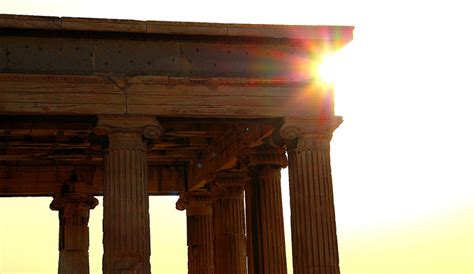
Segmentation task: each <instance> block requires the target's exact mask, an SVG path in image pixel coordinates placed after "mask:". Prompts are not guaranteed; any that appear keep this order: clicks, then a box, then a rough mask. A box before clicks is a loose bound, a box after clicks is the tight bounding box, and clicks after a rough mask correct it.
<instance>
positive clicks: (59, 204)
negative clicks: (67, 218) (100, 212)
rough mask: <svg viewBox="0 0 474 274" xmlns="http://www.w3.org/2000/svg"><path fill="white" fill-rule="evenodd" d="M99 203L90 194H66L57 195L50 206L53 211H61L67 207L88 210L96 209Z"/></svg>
mask: <svg viewBox="0 0 474 274" xmlns="http://www.w3.org/2000/svg"><path fill="white" fill-rule="evenodd" d="M98 204H99V201H98V200H97V199H96V198H94V196H92V195H91V194H88V193H66V194H56V195H54V196H53V201H52V202H51V204H50V205H49V208H50V209H51V210H61V209H63V208H64V207H65V206H67V205H76V206H82V207H84V208H87V209H89V210H90V209H94V208H95V207H96V206H97V205H98Z"/></svg>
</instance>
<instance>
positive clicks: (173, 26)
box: [0, 14, 354, 47]
mask: <svg viewBox="0 0 474 274" xmlns="http://www.w3.org/2000/svg"><path fill="white" fill-rule="evenodd" d="M1 28H12V29H30V30H62V31H90V32H117V33H140V34H163V35H193V36H199V35H204V36H227V37H258V38H270V39H289V40H315V41H321V42H325V43H329V44H333V43H335V44H337V45H338V47H340V46H344V45H345V44H347V43H349V42H350V41H352V38H353V30H354V27H353V26H308V25H268V24H227V23H226V24H222V23H198V22H172V21H139V20H123V19H98V18H78V17H49V16H30V15H13V14H0V29H1Z"/></svg>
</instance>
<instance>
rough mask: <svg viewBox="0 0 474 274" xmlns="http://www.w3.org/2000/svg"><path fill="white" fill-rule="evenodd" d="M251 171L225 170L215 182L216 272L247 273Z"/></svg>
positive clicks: (216, 176)
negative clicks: (246, 189) (246, 203)
mask: <svg viewBox="0 0 474 274" xmlns="http://www.w3.org/2000/svg"><path fill="white" fill-rule="evenodd" d="M245 180H248V179H247V175H246V174H245V173H241V172H221V173H218V174H216V175H215V181H214V185H213V187H212V188H213V189H212V191H213V195H214V201H213V208H212V210H213V217H214V254H215V256H214V266H215V267H214V272H215V273H216V274H245V273H246V263H245V259H246V241H245V212H244V196H243V192H244V184H245Z"/></svg>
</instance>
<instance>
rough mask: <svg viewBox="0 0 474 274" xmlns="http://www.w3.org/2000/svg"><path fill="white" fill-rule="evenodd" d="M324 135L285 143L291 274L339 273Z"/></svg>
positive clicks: (329, 173) (304, 137) (309, 136)
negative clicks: (288, 185) (291, 257)
mask: <svg viewBox="0 0 474 274" xmlns="http://www.w3.org/2000/svg"><path fill="white" fill-rule="evenodd" d="M329 141H330V135H328V134H306V135H303V136H301V137H299V139H298V140H297V144H296V145H294V146H289V150H288V158H289V179H290V203H291V228H292V243H293V268H294V273H295V274H339V273H340V272H339V257H338V248H337V236H336V219H335V214H334V200H333V189H332V178H331V164H330V158H329Z"/></svg>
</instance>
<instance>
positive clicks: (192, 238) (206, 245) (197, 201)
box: [177, 191, 214, 274]
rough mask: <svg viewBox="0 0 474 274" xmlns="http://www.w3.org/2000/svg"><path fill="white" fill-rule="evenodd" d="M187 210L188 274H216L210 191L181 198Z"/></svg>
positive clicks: (193, 193)
mask: <svg viewBox="0 0 474 274" xmlns="http://www.w3.org/2000/svg"><path fill="white" fill-rule="evenodd" d="M180 200H184V201H182V202H181V205H182V207H179V206H178V204H177V208H178V209H180V210H183V209H186V218H187V234H188V237H187V240H188V273H189V274H214V229H213V227H214V224H213V218H212V197H211V194H210V193H209V192H208V191H196V192H189V193H186V194H184V195H182V197H181V198H180Z"/></svg>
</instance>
